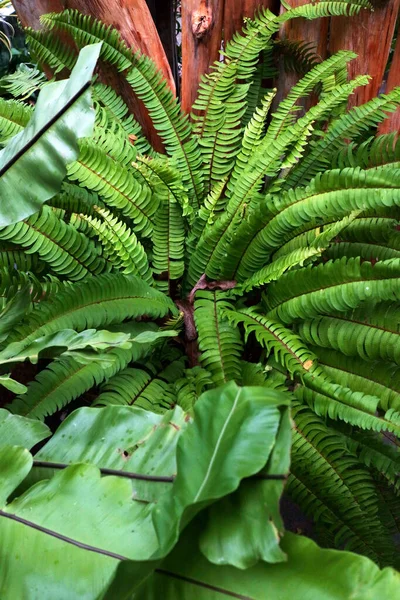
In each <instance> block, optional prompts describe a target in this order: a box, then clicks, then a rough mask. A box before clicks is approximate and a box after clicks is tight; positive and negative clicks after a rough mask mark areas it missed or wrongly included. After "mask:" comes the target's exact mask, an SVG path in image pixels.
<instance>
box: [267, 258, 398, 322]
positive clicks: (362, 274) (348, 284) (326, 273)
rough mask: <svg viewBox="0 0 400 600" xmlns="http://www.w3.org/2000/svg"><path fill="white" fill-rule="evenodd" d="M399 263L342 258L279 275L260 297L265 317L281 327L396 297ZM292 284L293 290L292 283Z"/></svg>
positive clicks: (393, 260)
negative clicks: (284, 324)
mask: <svg viewBox="0 0 400 600" xmlns="http://www.w3.org/2000/svg"><path fill="white" fill-rule="evenodd" d="M399 273H400V261H399V260H398V259H392V260H388V261H380V262H378V263H376V264H375V265H373V264H372V263H369V262H362V263H361V261H360V259H359V258H349V259H347V258H343V259H340V260H336V261H334V262H331V261H329V262H327V263H324V264H321V265H318V266H317V267H314V268H313V267H305V268H303V269H300V270H297V271H296V272H295V273H294V272H289V273H286V274H285V275H283V276H282V277H281V278H280V280H279V282H277V283H272V284H271V285H270V286H269V288H268V291H267V293H266V294H265V296H264V306H265V308H266V310H267V311H268V315H269V316H270V317H271V318H273V319H279V320H280V321H282V322H283V323H292V322H293V321H295V320H296V319H298V318H301V319H307V318H310V317H313V316H316V315H319V314H331V313H332V312H337V311H339V312H346V311H349V310H350V309H352V308H356V307H357V306H359V305H360V304H361V303H362V302H365V301H367V300H368V301H371V302H379V301H383V300H391V299H393V298H396V297H397V298H398V297H400V281H399ZM294 278H295V281H296V284H295V287H296V289H295V290H294V289H293V287H292V288H291V286H293V281H294Z"/></svg>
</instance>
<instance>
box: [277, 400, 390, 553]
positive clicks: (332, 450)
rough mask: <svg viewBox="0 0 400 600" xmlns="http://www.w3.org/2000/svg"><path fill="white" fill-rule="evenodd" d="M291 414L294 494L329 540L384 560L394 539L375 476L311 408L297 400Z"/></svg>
mask: <svg viewBox="0 0 400 600" xmlns="http://www.w3.org/2000/svg"><path fill="white" fill-rule="evenodd" d="M293 416H294V420H295V429H294V432H293V451H292V464H291V475H290V476H289V480H288V484H287V491H288V493H289V495H290V497H291V498H292V499H293V500H294V501H295V502H298V503H299V504H300V505H301V506H302V509H303V510H304V511H305V513H306V514H307V515H309V516H310V517H312V518H313V519H315V520H316V523H317V527H318V528H322V529H323V530H326V531H327V534H328V536H332V538H334V539H331V543H332V542H334V543H335V544H337V545H341V546H345V547H346V548H347V549H348V550H353V551H357V552H362V553H363V554H366V555H368V556H371V557H373V558H374V560H376V561H378V562H379V561H383V562H385V559H386V560H387V558H386V556H387V553H388V552H390V550H389V549H390V546H391V540H390V539H389V538H388V536H387V534H386V533H385V530H384V528H383V526H382V524H381V523H380V520H379V503H378V496H377V493H376V489H375V485H374V481H373V479H372V477H371V475H370V474H369V473H368V471H367V470H366V469H365V468H364V467H363V465H362V463H361V462H359V461H358V460H357V458H356V457H355V456H352V455H351V454H349V453H348V452H347V448H346V444H345V442H344V440H343V438H342V437H341V436H340V434H337V433H335V432H334V431H333V430H332V429H331V428H328V427H327V425H326V424H325V423H324V422H323V421H322V420H321V419H320V418H318V417H317V416H316V415H315V414H313V413H312V412H311V411H310V410H309V409H307V408H305V407H303V406H298V405H296V404H295V405H294V407H293ZM305 457H307V458H305Z"/></svg>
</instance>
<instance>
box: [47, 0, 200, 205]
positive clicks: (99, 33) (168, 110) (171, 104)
mask: <svg viewBox="0 0 400 600" xmlns="http://www.w3.org/2000/svg"><path fill="white" fill-rule="evenodd" d="M42 19H43V23H44V24H45V25H46V26H48V27H51V28H54V27H56V28H58V29H60V30H62V31H66V32H68V33H69V34H71V35H72V37H73V38H74V40H75V41H76V42H77V44H78V46H83V45H86V44H93V43H96V42H100V41H102V43H103V45H102V51H101V58H102V59H103V60H104V61H105V62H108V63H110V64H112V65H114V66H116V67H117V69H118V70H119V71H125V70H128V71H127V74H126V79H127V81H128V83H129V85H130V86H131V87H132V89H133V91H134V92H135V94H136V95H137V96H138V97H139V98H140V99H141V100H142V101H143V103H144V104H145V106H146V108H147V110H148V112H149V115H150V117H151V119H152V122H153V125H154V127H155V129H156V130H157V132H158V133H159V135H160V137H161V139H162V140H163V142H164V144H165V147H166V149H167V152H168V153H169V154H170V155H171V156H172V155H173V156H174V158H175V160H176V161H177V164H178V168H179V170H180V171H181V172H182V175H183V180H184V182H185V185H187V186H188V192H189V196H190V198H191V201H192V202H193V206H194V208H197V207H198V205H199V202H200V199H201V196H202V177H201V170H200V165H201V157H200V149H199V147H198V144H197V142H196V140H195V138H194V137H191V133H192V127H191V124H190V122H189V119H188V118H187V116H186V115H183V113H182V112H181V110H180V107H179V104H178V103H177V100H176V98H174V96H173V94H172V91H171V90H170V89H169V87H168V85H167V83H166V82H165V81H164V79H163V78H162V74H161V73H160V72H159V71H158V70H157V68H156V66H155V64H154V63H153V62H152V61H151V60H150V59H149V58H148V57H147V56H144V55H139V54H134V53H132V52H131V51H130V50H129V48H128V47H127V46H126V44H125V43H124V42H123V41H122V39H121V38H120V36H119V34H118V32H117V31H116V30H115V29H113V28H112V27H106V26H105V25H103V24H102V23H101V22H99V21H95V20H94V19H92V18H91V17H88V16H83V15H81V14H80V13H79V12H77V11H69V10H67V11H64V12H62V13H58V14H51V15H45V16H44V17H43V18H42Z"/></svg>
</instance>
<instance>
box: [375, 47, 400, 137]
mask: <svg viewBox="0 0 400 600" xmlns="http://www.w3.org/2000/svg"><path fill="white" fill-rule="evenodd" d="M396 86H400V37H397V41H396V47H395V50H394V54H393V59H392V64H391V66H390V71H389V76H388V78H387V82H386V87H385V92H390V91H391V90H392V89H393V88H395V87H396ZM391 131H395V132H396V133H400V108H398V109H397V110H396V112H394V113H393V114H391V115H390V117H389V118H388V119H385V121H383V123H381V125H380V126H379V133H389V132H391Z"/></svg>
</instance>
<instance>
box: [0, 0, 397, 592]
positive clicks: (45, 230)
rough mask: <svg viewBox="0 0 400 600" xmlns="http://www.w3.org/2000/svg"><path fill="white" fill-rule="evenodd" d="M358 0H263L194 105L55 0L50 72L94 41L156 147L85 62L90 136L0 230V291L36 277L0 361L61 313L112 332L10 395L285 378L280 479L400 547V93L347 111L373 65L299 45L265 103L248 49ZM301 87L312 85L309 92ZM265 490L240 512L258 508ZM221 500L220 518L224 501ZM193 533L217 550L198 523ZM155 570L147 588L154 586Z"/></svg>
mask: <svg viewBox="0 0 400 600" xmlns="http://www.w3.org/2000/svg"><path fill="white" fill-rule="evenodd" d="M363 6H364V3H363V2H361V1H359V2H354V3H351V4H348V3H346V2H340V1H339V2H319V3H317V4H313V5H304V6H301V7H297V8H295V9H288V10H287V11H286V12H285V13H283V14H282V15H280V16H275V15H273V14H272V13H271V12H270V11H269V10H260V12H259V13H258V15H257V17H256V18H255V19H254V20H253V21H248V22H247V23H246V26H245V29H244V32H243V34H242V35H236V36H235V37H234V39H233V40H232V41H231V42H230V43H229V44H228V45H227V47H226V48H225V53H224V54H225V60H224V62H218V63H216V64H215V65H214V66H213V68H212V70H211V72H210V74H209V75H207V76H205V77H204V78H203V80H202V82H201V84H200V90H199V95H198V98H197V100H196V102H195V104H194V106H193V114H192V115H191V118H189V116H187V115H184V114H183V113H182V112H181V110H180V107H179V103H178V101H177V100H176V99H175V98H174V97H173V96H172V93H171V92H170V90H169V88H168V87H167V85H166V84H165V82H163V80H162V78H161V75H160V74H159V73H158V72H157V71H156V69H155V67H154V65H153V63H152V62H151V60H150V59H148V58H147V57H144V56H139V55H137V54H135V53H133V52H132V51H131V50H130V49H128V48H127V47H126V45H125V44H124V43H123V41H122V40H121V39H120V38H119V37H118V34H117V32H116V31H113V30H111V29H107V28H105V27H104V26H103V25H102V24H101V23H98V22H95V21H93V20H92V19H90V18H88V17H86V16H82V15H81V14H79V13H77V12H75V11H65V12H64V13H61V14H51V15H47V16H45V17H44V18H43V24H44V25H45V26H46V27H47V30H46V31H45V32H39V33H38V32H34V31H29V32H28V37H29V39H30V43H31V47H32V50H33V51H34V52H35V54H36V57H37V59H38V61H39V62H44V63H46V64H48V65H49V66H50V67H51V68H52V69H53V70H54V71H61V70H64V69H70V68H71V67H72V66H73V65H74V61H75V57H74V55H73V52H72V50H70V49H69V47H67V46H65V47H64V45H63V43H62V41H61V40H62V39H64V38H65V36H71V37H72V38H73V40H74V42H75V44H76V45H77V46H78V47H83V46H85V45H86V44H92V43H97V42H102V49H101V59H102V61H103V62H104V63H107V64H109V65H110V67H112V68H116V69H117V70H118V71H120V72H122V73H124V74H125V76H126V80H127V83H128V84H129V85H130V86H131V87H132V90H133V92H134V93H135V94H136V95H137V97H138V98H140V100H142V101H143V103H144V104H145V106H146V107H147V110H148V112H149V114H150V116H151V117H152V119H153V123H154V126H155V128H156V130H157V132H158V134H159V135H160V137H161V139H162V141H163V144H164V147H165V152H166V153H165V154H159V153H156V152H155V151H154V150H153V149H152V148H151V147H150V146H149V143H148V142H147V140H146V139H145V138H144V136H143V135H142V133H141V130H140V127H139V125H138V123H137V122H136V121H135V120H134V118H133V117H132V116H131V115H129V114H128V109H127V107H126V106H125V105H124V103H123V102H122V100H121V99H120V98H119V97H118V96H117V94H116V93H115V92H114V91H113V90H112V89H111V88H108V87H106V86H105V85H104V84H102V83H99V82H97V81H95V82H94V85H93V99H94V104H95V109H96V124H95V128H94V131H93V135H92V136H91V137H89V138H85V139H83V140H81V141H80V143H79V145H80V154H79V157H78V159H77V160H75V161H74V162H72V163H71V164H70V165H69V167H68V173H67V177H66V179H65V181H64V183H63V187H62V189H61V191H60V192H59V193H58V194H57V195H55V196H53V197H52V198H51V199H50V200H49V201H48V203H47V204H46V205H45V206H43V208H42V209H41V210H40V211H39V212H38V213H35V214H31V216H28V218H24V220H22V221H19V222H12V223H10V224H8V226H7V227H3V228H2V229H0V244H1V246H0V261H1V265H2V273H3V274H2V277H3V280H4V285H2V286H1V290H2V295H1V299H2V305H3V307H7V306H8V304H7V303H8V302H9V301H10V299H12V297H13V295H14V294H15V292H16V291H18V290H20V289H22V288H26V286H27V285H28V286H29V288H30V291H31V303H30V305H29V307H27V308H26V311H25V316H24V318H23V320H22V321H21V322H20V323H19V324H18V325H17V326H14V327H13V328H12V329H11V330H10V331H9V332H8V335H7V338H6V339H5V340H3V342H2V349H1V352H0V366H1V368H2V372H3V373H4V376H5V377H8V374H9V373H10V372H11V371H10V363H12V360H13V359H14V358H15V361H16V357H28V358H29V357H31V356H32V352H31V348H32V345H34V344H35V343H37V341H38V340H42V341H43V340H45V341H46V340H48V339H49V337H48V336H54V335H55V334H56V333H57V332H59V331H67V330H68V331H73V332H78V333H79V332H86V331H88V330H89V331H93V330H100V331H103V332H104V330H105V329H106V330H107V332H108V333H109V334H111V333H113V334H115V335H117V334H119V337H116V338H115V340H117V341H118V344H117V347H112V344H111V342H110V343H109V344H108V347H107V348H108V349H107V351H104V352H98V353H97V355H96V354H95V355H93V353H92V354H91V357H90V360H89V359H87V360H85V354H86V353H85V352H84V351H83V349H82V347H81V346H80V347H79V348H78V351H77V352H74V349H73V348H74V347H73V346H72V348H71V349H70V350H68V348H67V345H66V346H65V347H66V348H67V350H65V351H64V352H63V353H61V355H60V354H59V355H58V356H57V357H56V359H55V360H53V361H50V362H47V363H44V362H41V361H39V367H38V371H37V374H36V376H35V377H34V379H33V381H31V382H27V381H24V382H23V384H24V385H26V386H27V387H26V390H25V391H24V392H23V393H18V394H17V395H16V397H15V398H13V399H11V400H10V402H9V403H8V404H7V406H6V408H7V410H8V411H9V412H10V413H12V414H13V415H19V416H21V417H25V418H31V419H32V418H34V419H38V420H45V419H47V418H48V417H51V416H52V415H54V414H55V413H58V412H59V411H65V410H67V411H68V410H69V409H68V405H70V404H71V403H72V404H71V406H72V407H76V406H77V405H81V406H82V405H85V406H88V405H91V406H93V407H96V409H95V408H93V410H103V409H101V408H98V407H118V410H120V409H121V408H123V407H132V406H134V407H140V408H144V409H146V410H149V411H152V412H155V413H158V414H159V415H164V413H166V414H170V412H169V411H171V410H173V409H174V407H177V406H178V407H181V409H182V410H184V411H186V412H187V413H188V414H191V413H192V411H193V410H195V407H196V405H197V401H198V398H199V397H200V396H202V393H203V392H205V391H207V390H213V389H214V388H217V387H218V386H221V385H224V384H228V385H229V382H232V381H234V382H236V384H238V385H240V386H254V385H257V386H261V387H262V388H265V394H268V393H271V390H274V391H277V392H280V393H282V394H283V395H284V396H287V398H288V401H289V400H290V401H291V404H292V418H293V429H292V442H293V446H292V460H291V466H290V474H289V477H288V480H287V483H286V486H285V494H286V495H287V496H288V497H289V498H290V499H291V501H292V502H293V503H295V504H296V505H299V506H300V508H301V510H302V511H303V513H305V515H307V516H308V517H309V518H310V519H311V520H312V521H313V528H314V535H315V537H316V539H317V540H318V542H319V543H320V544H321V545H324V546H326V547H331V548H340V549H343V548H346V549H348V550H352V551H355V552H358V553H361V554H364V555H365V556H367V557H369V558H371V559H372V560H374V561H375V562H376V563H377V564H379V565H381V566H386V565H391V566H398V546H397V545H398V534H399V529H398V527H399V524H398V515H396V509H397V507H398V493H399V483H398V471H399V453H398V438H399V434H400V376H399V369H400V351H399V347H400V346H399V339H398V338H399V326H398V322H399V319H398V315H399V311H400V305H399V298H400V284H399V281H400V233H399V231H400V225H399V207H400V168H399V167H400V142H399V141H398V140H397V141H396V138H395V136H394V135H389V136H381V137H375V130H376V127H377V125H378V124H379V123H380V122H381V121H382V120H383V119H384V118H385V117H386V115H387V114H388V113H390V112H393V111H394V110H396V109H397V107H398V106H399V105H400V90H399V89H395V90H394V91H392V92H391V93H389V94H387V95H381V96H379V97H378V98H376V99H374V100H372V101H371V102H369V103H367V104H365V105H363V106H360V107H356V108H353V109H352V110H349V111H347V110H346V103H347V100H348V97H349V96H350V95H351V93H352V92H353V90H354V89H355V88H356V87H357V86H360V85H366V84H367V83H368V81H369V78H368V77H367V76H359V77H357V78H356V79H354V80H353V81H348V80H347V64H348V62H349V61H350V60H351V59H352V58H353V57H354V55H353V54H352V53H351V52H349V51H341V52H338V53H337V54H335V55H333V56H331V57H330V58H328V59H327V60H325V61H323V62H320V63H318V62H317V63H316V62H315V61H314V60H312V61H308V62H307V61H305V65H302V68H303V69H305V70H306V73H305V75H304V76H303V77H302V79H301V80H300V81H299V83H298V84H296V85H295V86H294V87H293V88H292V90H291V92H290V93H289V94H288V96H287V98H285V99H284V100H283V101H282V102H281V103H280V104H279V105H278V106H276V105H275V103H274V97H275V93H276V90H274V89H265V88H264V87H263V85H262V82H263V79H264V69H263V68H260V66H259V57H260V54H261V53H262V54H263V63H262V64H263V65H269V64H272V62H273V56H274V55H275V53H276V51H277V48H276V44H275V42H274V38H273V36H274V33H275V32H276V31H277V30H278V29H279V27H280V26H281V24H282V23H283V22H285V21H287V20H288V19H291V18H298V17H299V18H300V17H305V18H309V19H311V18H317V17H321V16H326V15H336V14H354V13H356V12H357V11H359V10H360V8H362V7H363ZM60 32H62V33H63V36H62V37H61V36H60V35H59V33H60ZM315 93H316V94H318V101H317V102H316V103H315V104H314V105H313V106H312V107H311V108H310V109H309V110H307V111H305V110H303V109H301V108H300V107H299V103H300V101H302V100H303V99H305V98H308V97H309V96H310V95H311V94H315ZM0 111H1V114H0V139H1V140H2V141H3V143H5V144H7V140H9V139H10V136H11V135H12V133H17V132H18V131H20V130H23V128H24V127H25V125H26V122H27V119H28V118H29V111H30V109H29V108H27V107H26V106H25V105H24V104H23V103H22V102H18V103H17V102H16V101H15V100H12V101H2V103H1V104H0ZM8 143H9V142H8ZM6 148H7V146H6ZM23 216H24V217H26V215H23ZM11 263H12V264H11ZM143 332H146V334H145V337H144V338H140V335H141V333H143ZM104 335H105V332H104ZM46 336H47V337H46ZM121 336H122V337H121ZM124 336H125V337H124ZM68 339H70V338H68ZM71 339H72V338H71ZM109 339H111V338H109ZM74 343H75V342H74ZM71 344H72V342H71ZM53 345H54V344H53ZM89 345H90V344H89ZM2 356H3V357H4V358H3V359H2ZM34 356H40V355H39V353H36V354H35V355H34ZM2 360H3V362H2ZM7 361H8V362H7ZM14 379H18V377H17V375H14ZM0 381H1V380H0ZM17 383H18V381H17ZM209 393H210V392H209ZM199 404H200V403H199ZM104 410H106V409H105V408H104ZM210 410H212V409H210ZM51 459H52V460H53V462H57V461H56V460H55V458H54V456H52V457H51ZM47 460H49V459H47ZM67 462H72V458H71V459H69V458H68V461H67ZM257 493H258V492H257ZM257 493H256V498H255V499H254V498H253V496H251V494H250V493H249V496H248V497H247V496H246V498H247V499H246V501H243V502H244V504H243V507H244V508H243V510H244V511H245V509H246V508H247V509H248V510H250V509H249V507H251V506H253V509H254V510H260V508H259V505H257V497H258V502H260V496H257ZM249 498H253V499H252V500H249ZM246 503H247V504H246ZM252 503H253V504H252ZM254 507H257V508H254ZM253 509H251V510H253ZM215 511H216V512H215V514H216V515H217V517H215V515H214V518H218V519H221V520H222V519H223V517H224V514H225V517H226V519H227V521H229V519H230V518H231V519H232V520H233V519H234V516H235V515H234V509H233V508H232V507H230V508H229V507H228V508H226V507H225V508H224V506H219V505H217V507H216V508H215ZM230 511H231V512H230ZM260 514H263V513H262V512H261V513H260ZM264 517H265V514H264ZM212 519H213V515H212V514H211V516H210V523H212V522H213V521H212ZM210 527H211V525H210ZM207 531H208V532H209V531H210V530H207ZM195 535H196V536H199V540H200V541H199V547H200V549H201V551H202V553H203V555H204V556H206V557H207V558H208V559H209V560H210V561H211V562H218V559H216V558H215V555H214V554H213V553H214V552H215V547H214V546H213V545H212V544H211V546H210V543H209V542H210V540H209V539H208V538H207V534H201V531H200V532H199V531H197V532H195ZM209 535H211V533H209ZM265 535H267V534H265ZM207 540H208V541H207ZM396 540H397V542H396ZM225 541H226V540H225ZM221 544H222V542H221ZM221 547H222V546H221ZM173 560H174V559H173V558H172V559H171V561H172V563H171V564H173ZM230 560H232V561H233V562H229V563H228V564H231V565H232V564H233V565H234V566H236V567H239V568H245V567H247V566H248V564H247V562H246V560H247V559H246V560H245V559H244V558H243V557H240V560H239V559H236V558H235V561H236V562H235V561H234V560H233V559H230ZM277 560H278V559H276V561H277ZM272 562H275V559H274V560H272ZM243 565H245V567H243ZM171 568H172V567H171ZM174 568H175V567H174ZM154 585H155V584H154ZM150 588H151V585H150V587H149V590H148V592H146V593H148V594H149V596H143V598H144V597H146V598H147V597H153V596H151V594H152V593H156V592H154V591H153V592H152V591H151V589H150ZM246 593H249V594H250V592H246ZM250 595H251V594H250ZM110 597H111V596H110ZM114 597H116V596H114ZM120 597H123V596H122V595H121V596H120ZM138 597H139V596H138ZM140 597H142V596H140ZM171 597H172V596H171Z"/></svg>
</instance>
